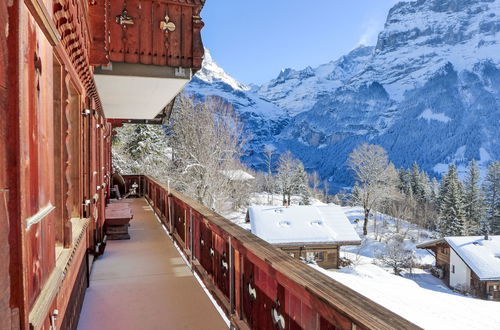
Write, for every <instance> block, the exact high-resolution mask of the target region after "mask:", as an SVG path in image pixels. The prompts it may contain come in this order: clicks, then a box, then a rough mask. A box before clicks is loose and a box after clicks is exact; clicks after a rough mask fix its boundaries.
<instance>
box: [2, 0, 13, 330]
mask: <svg viewBox="0 0 500 330" xmlns="http://www.w3.org/2000/svg"><path fill="white" fill-rule="evenodd" d="M7 24H8V12H7V3H5V2H1V3H0V26H6V25H7ZM8 61H9V58H8V46H7V36H6V35H5V34H4V33H0V109H6V108H7V100H8V97H7V95H8V80H7V77H8V76H7V68H8V65H9V62H8ZM7 138H8V136H7V119H6V116H1V117H0V164H6V163H7V149H6V145H7ZM6 169H7V166H1V167H0V263H1V264H2V265H9V264H10V244H9V229H10V224H9V213H8V206H7V201H8V198H9V191H8V186H7V171H6ZM10 286H11V283H10V273H9V267H6V266H4V267H0V329H10V327H11V313H12V311H11V308H10V301H9V300H10Z"/></svg>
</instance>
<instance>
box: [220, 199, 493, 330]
mask: <svg viewBox="0 0 500 330" xmlns="http://www.w3.org/2000/svg"><path fill="white" fill-rule="evenodd" d="M298 200H299V198H298V197H294V198H292V204H298ZM313 203H315V204H316V203H318V204H321V202H319V201H314V202H313ZM251 204H252V205H276V206H278V205H281V196H280V195H276V194H275V195H274V196H273V198H272V199H271V198H270V196H268V194H265V193H259V194H255V195H254V196H253V197H252V200H251ZM343 210H344V212H345V214H346V215H347V217H348V218H349V220H350V221H351V223H352V224H353V226H354V227H355V228H356V231H357V232H358V234H359V236H360V237H363V235H362V231H363V223H362V222H363V212H362V209H361V208H358V207H344V208H343ZM245 215H246V209H242V210H240V211H239V212H233V213H230V214H226V215H225V216H226V217H227V218H228V219H230V220H231V221H233V222H235V223H237V224H239V225H240V226H241V227H243V228H245V229H247V230H250V224H246V223H245ZM396 231H398V232H399V233H400V234H402V235H404V236H405V240H404V242H405V246H406V247H407V248H410V249H414V250H415V251H416V254H417V256H418V260H419V263H420V264H422V265H426V264H427V265H429V264H433V263H434V257H433V256H431V255H430V254H429V253H428V252H427V251H425V250H421V249H416V248H415V246H416V245H417V244H419V243H421V242H424V241H427V240H430V239H433V238H435V237H436V234H435V233H433V232H430V231H427V230H423V229H420V228H418V227H417V226H415V225H413V224H410V223H407V222H405V221H397V220H396V219H393V218H391V217H388V216H385V215H383V214H379V213H376V214H375V215H374V216H373V217H371V218H370V221H369V224H368V235H367V236H366V237H365V238H363V243H362V245H361V246H344V247H342V249H341V256H343V257H346V258H349V259H350V260H351V261H352V262H353V265H352V266H350V267H345V268H342V269H340V270H325V269H322V268H321V267H318V266H316V265H311V267H313V268H315V269H317V270H318V271H320V272H322V273H324V274H326V275H328V276H330V277H331V278H333V279H334V280H336V281H338V282H340V283H342V284H344V285H346V286H348V287H350V288H351V289H353V290H355V291H357V292H359V293H360V294H362V295H364V296H366V297H368V298H370V299H371V300H373V301H375V302H377V303H379V304H380V305H382V306H384V307H386V308H388V309H390V310H392V311H393V312H395V313H397V314H399V315H401V316H402V317H404V318H406V319H408V320H409V321H411V322H413V323H415V324H417V325H418V326H420V327H422V328H424V329H500V302H494V301H486V300H481V299H476V298H472V297H467V296H464V295H462V294H459V293H456V292H454V291H452V290H451V289H449V288H448V287H447V286H446V284H445V283H444V282H442V281H441V280H440V279H438V278H436V277H434V276H433V275H431V274H430V273H429V272H428V271H426V270H422V269H414V270H413V271H412V273H411V274H410V273H408V272H407V273H406V274H404V276H396V275H394V274H392V273H391V271H390V269H388V268H387V269H386V268H384V267H382V266H379V265H377V264H375V263H374V261H375V255H376V253H377V251H378V250H380V249H381V248H383V246H384V243H383V242H384V241H385V240H387V239H388V238H389V237H390V236H392V235H393V234H394V233H395V232H396Z"/></svg>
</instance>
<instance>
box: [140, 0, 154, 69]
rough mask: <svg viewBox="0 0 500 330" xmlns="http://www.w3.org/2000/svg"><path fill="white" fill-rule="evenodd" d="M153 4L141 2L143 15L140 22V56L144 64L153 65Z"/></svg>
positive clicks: (141, 14)
mask: <svg viewBox="0 0 500 330" xmlns="http://www.w3.org/2000/svg"><path fill="white" fill-rule="evenodd" d="M152 6H153V4H152V3H151V2H150V1H142V2H141V7H142V10H141V13H140V20H139V22H138V23H139V24H140V26H139V30H140V38H139V55H140V57H139V58H140V62H141V63H142V64H151V61H152V59H151V58H152V57H151V52H152V49H153V18H152V16H151V14H150V13H151V10H152Z"/></svg>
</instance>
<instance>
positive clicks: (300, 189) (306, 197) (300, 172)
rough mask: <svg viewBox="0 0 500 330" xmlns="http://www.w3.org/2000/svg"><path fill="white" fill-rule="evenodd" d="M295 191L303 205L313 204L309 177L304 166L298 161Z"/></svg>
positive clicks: (295, 174)
mask: <svg viewBox="0 0 500 330" xmlns="http://www.w3.org/2000/svg"><path fill="white" fill-rule="evenodd" d="M294 177H295V179H294V182H295V191H296V193H297V194H298V195H299V196H300V198H301V204H303V205H310V204H311V190H310V189H309V176H308V175H307V172H306V170H305V169H304V165H303V164H302V162H301V161H298V166H297V168H296V169H295V173H294Z"/></svg>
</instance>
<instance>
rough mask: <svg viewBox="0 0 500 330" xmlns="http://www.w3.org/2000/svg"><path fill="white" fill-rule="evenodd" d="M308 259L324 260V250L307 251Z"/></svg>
mask: <svg viewBox="0 0 500 330" xmlns="http://www.w3.org/2000/svg"><path fill="white" fill-rule="evenodd" d="M306 259H307V261H316V262H318V261H319V262H321V261H323V260H324V252H307V254H306Z"/></svg>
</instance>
